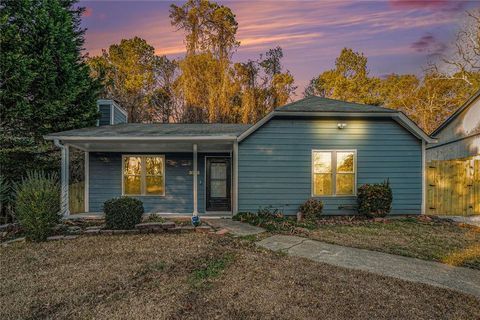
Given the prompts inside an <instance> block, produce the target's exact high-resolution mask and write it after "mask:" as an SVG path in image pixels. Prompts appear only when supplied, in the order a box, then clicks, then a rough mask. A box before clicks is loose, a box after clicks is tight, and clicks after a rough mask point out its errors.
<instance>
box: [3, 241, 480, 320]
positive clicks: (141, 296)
mask: <svg viewBox="0 0 480 320" xmlns="http://www.w3.org/2000/svg"><path fill="white" fill-rule="evenodd" d="M0 261H1V263H0V278H1V281H0V305H1V306H2V307H1V308H0V319H37V318H48V319H85V318H86V319H92V318H106V319H107V318H108V319H214V318H218V319H259V318H268V319H319V318H322V319H368V318H375V319H392V318H397V319H398V318H406V319H425V318H429V319H432V318H435V319H442V318H443V319H446V318H456V319H478V318H480V309H479V308H478V303H479V302H480V301H479V300H478V299H476V298H474V297H472V296H469V295H465V294H462V293H458V292H455V291H450V290H447V289H441V288H435V287H431V286H428V285H424V284H417V283H411V282H406V281H402V280H398V279H393V278H388V277H383V276H379V275H374V274H370V273H365V272H361V271H355V270H348V269H343V268H339V267H334V266H330V265H326V264H320V263H315V262H312V261H308V260H305V259H299V258H294V257H288V256H285V255H280V254H275V253H272V252H267V251H264V250H259V249H257V248H256V247H255V246H253V245H252V244H251V242H250V241H248V240H242V239H232V238H230V237H220V236H214V235H204V234H198V233H192V234H177V235H176V234H150V235H113V236H95V237H80V238H78V239H75V240H69V241H56V242H46V243H38V244H37V243H17V244H12V245H9V246H6V247H0Z"/></svg>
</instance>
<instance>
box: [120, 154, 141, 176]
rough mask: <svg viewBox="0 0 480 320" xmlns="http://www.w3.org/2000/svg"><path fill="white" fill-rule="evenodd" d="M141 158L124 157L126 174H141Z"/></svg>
mask: <svg viewBox="0 0 480 320" xmlns="http://www.w3.org/2000/svg"><path fill="white" fill-rule="evenodd" d="M141 162H142V161H141V158H140V157H125V159H124V167H125V170H124V174H140V173H141Z"/></svg>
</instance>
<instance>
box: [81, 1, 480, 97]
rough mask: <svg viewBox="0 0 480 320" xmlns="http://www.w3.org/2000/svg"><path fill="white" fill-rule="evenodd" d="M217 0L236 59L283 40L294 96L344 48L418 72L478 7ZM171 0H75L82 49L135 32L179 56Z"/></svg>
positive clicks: (374, 69)
mask: <svg viewBox="0 0 480 320" xmlns="http://www.w3.org/2000/svg"><path fill="white" fill-rule="evenodd" d="M217 2H218V3H220V4H224V5H227V6H228V7H230V8H231V9H232V10H233V12H234V13H235V14H236V17H237V21H238V23H239V28H238V33H237V38H238V40H239V41H240V42H241V45H240V48H239V49H238V50H237V53H236V54H235V56H234V60H235V61H244V60H247V59H256V58H257V57H258V56H259V55H260V54H261V53H263V52H265V51H266V50H268V49H269V48H273V47H275V46H277V45H279V46H281V47H282V48H283V50H284V60H283V63H284V66H285V67H286V69H288V70H290V71H291V72H292V74H293V75H294V77H295V80H296V84H297V85H298V86H299V88H298V89H297V97H301V96H302V92H303V89H304V87H305V86H306V85H307V84H308V82H309V80H310V79H311V78H312V77H314V76H316V75H318V74H319V73H320V72H322V71H325V70H328V69H331V68H332V67H333V64H334V61H335V58H336V57H337V56H338V54H339V52H340V50H341V49H342V48H343V47H349V48H353V49H354V50H356V51H361V52H363V53H364V54H365V55H366V56H367V57H368V58H369V68H370V70H371V73H372V74H373V75H377V76H383V75H386V74H389V73H392V72H396V73H415V74H420V73H421V72H422V68H423V67H424V66H425V64H426V62H427V60H428V59H429V57H430V56H431V55H432V54H436V53H441V52H445V51H448V50H449V48H450V47H451V46H452V41H453V40H454V38H455V34H456V32H457V30H458V28H459V26H460V25H461V24H462V22H463V21H464V13H465V10H469V9H472V8H476V7H480V2H477V1H473V2H463V1H447V0H445V1H444V0H431V1H428V0H426V1H411V0H390V1H387V0H385V1H353V0H352V1H346V0H345V1H281V0H278V1H217ZM171 3H173V1H145V2H142V1H81V2H80V5H82V6H84V7H86V8H87V10H86V12H85V14H84V17H83V25H84V27H86V28H87V29H88V30H87V33H86V44H85V46H86V50H87V52H89V54H90V55H97V54H99V53H100V52H101V50H102V48H108V46H109V45H110V44H113V43H117V42H119V41H120V40H121V39H122V38H130V37H133V36H139V37H142V38H144V39H146V40H147V41H148V42H149V43H150V44H151V45H153V46H154V47H155V49H156V52H157V54H162V55H167V56H168V57H170V58H180V57H182V56H183V54H184V52H185V47H184V43H183V39H184V35H183V33H182V32H181V31H176V30H175V28H173V27H172V26H171V25H170V20H169V17H168V9H169V5H170V4H171ZM175 3H177V4H181V3H182V2H175Z"/></svg>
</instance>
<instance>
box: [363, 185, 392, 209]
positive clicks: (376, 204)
mask: <svg viewBox="0 0 480 320" xmlns="http://www.w3.org/2000/svg"><path fill="white" fill-rule="evenodd" d="M392 199H393V195H392V189H391V188H390V185H389V182H388V180H387V181H385V182H383V183H376V184H364V185H363V186H361V187H360V188H359V189H358V196H357V201H358V212H359V213H360V214H364V215H366V216H367V217H370V218H380V217H385V216H386V215H387V214H388V213H389V212H390V210H391V209H392Z"/></svg>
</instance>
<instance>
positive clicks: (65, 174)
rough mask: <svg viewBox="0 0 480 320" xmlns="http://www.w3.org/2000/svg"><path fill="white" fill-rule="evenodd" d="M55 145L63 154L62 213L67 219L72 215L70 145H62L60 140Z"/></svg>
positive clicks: (61, 175) (61, 176)
mask: <svg viewBox="0 0 480 320" xmlns="http://www.w3.org/2000/svg"><path fill="white" fill-rule="evenodd" d="M55 145H56V146H57V147H59V148H60V150H61V153H62V161H61V174H60V188H61V189H60V212H61V214H62V215H63V216H64V217H66V216H68V215H70V208H69V201H68V178H69V166H68V165H69V148H68V145H62V144H61V143H60V141H58V140H55Z"/></svg>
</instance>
